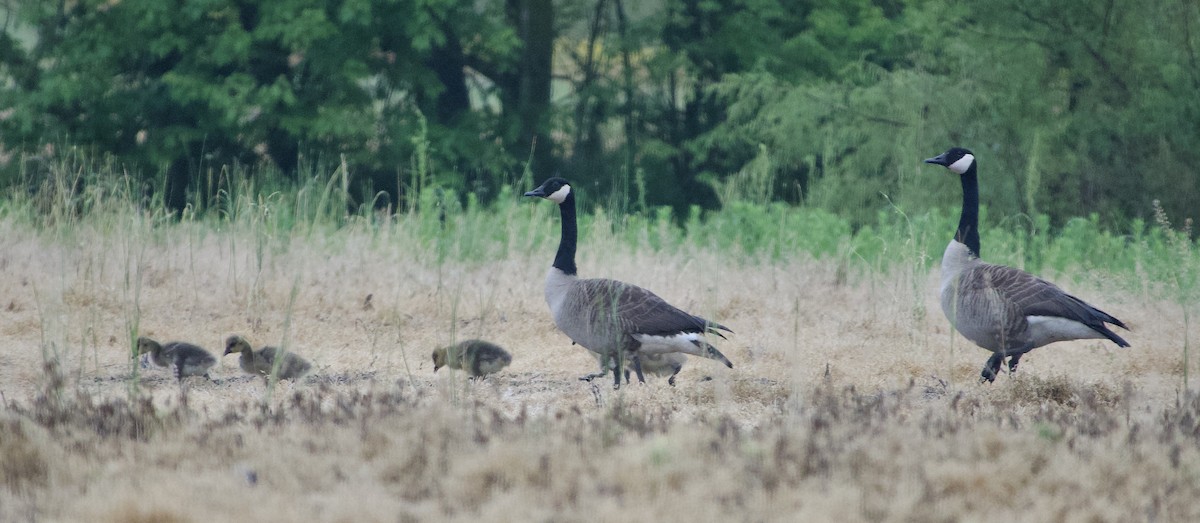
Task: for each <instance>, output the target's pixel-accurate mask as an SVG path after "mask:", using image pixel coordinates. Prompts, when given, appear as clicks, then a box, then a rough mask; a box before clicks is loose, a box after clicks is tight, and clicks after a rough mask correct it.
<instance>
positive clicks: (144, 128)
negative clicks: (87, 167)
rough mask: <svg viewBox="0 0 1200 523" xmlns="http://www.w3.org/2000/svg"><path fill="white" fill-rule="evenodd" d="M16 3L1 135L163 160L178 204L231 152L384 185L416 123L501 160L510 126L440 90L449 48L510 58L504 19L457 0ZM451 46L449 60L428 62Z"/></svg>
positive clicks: (444, 153) (456, 152)
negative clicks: (23, 36)
mask: <svg viewBox="0 0 1200 523" xmlns="http://www.w3.org/2000/svg"><path fill="white" fill-rule="evenodd" d="M10 14H12V13H10ZM16 14H19V15H20V19H21V20H22V21H23V26H22V28H24V29H26V30H28V31H29V32H31V33H32V36H31V37H30V38H29V40H30V45H27V46H21V45H15V43H16V40H15V39H14V38H13V37H12V36H11V34H8V33H6V35H5V40H4V42H5V44H6V45H4V46H2V47H0V50H2V51H3V53H4V54H3V55H2V56H0V60H2V61H3V63H4V64H5V67H4V69H3V72H4V74H5V76H7V77H9V78H11V79H12V82H11V84H10V86H9V88H8V89H5V90H4V91H3V94H2V96H3V102H4V103H3V105H5V106H9V107H12V108H13V113H12V114H10V115H8V117H7V118H6V119H5V121H4V122H3V125H4V131H5V137H6V139H5V141H6V142H8V143H13V142H15V141H16V140H15V139H13V138H14V137H20V139H22V140H23V141H25V142H26V143H27V144H30V143H32V144H39V143H49V142H55V141H64V142H68V143H78V144H86V145H90V146H93V147H95V148H97V149H98V150H100V151H102V152H106V153H112V154H115V155H118V156H120V157H122V158H124V159H126V160H129V161H133V162H139V163H141V164H143V165H144V166H149V167H150V168H151V169H154V168H157V167H161V168H165V169H166V170H167V172H168V174H169V178H168V189H167V190H168V193H169V195H168V200H169V201H170V202H171V203H173V204H174V205H175V206H177V207H178V206H181V205H182V203H184V199H183V198H184V196H185V195H184V194H183V192H182V191H183V190H184V189H186V188H187V186H188V185H192V182H193V180H192V175H194V174H196V173H198V172H200V171H203V170H205V169H206V168H207V169H219V168H220V166H221V165H227V164H230V163H242V164H250V165H254V164H257V163H259V162H263V161H269V162H271V163H273V164H275V165H276V166H278V167H280V168H281V170H282V172H284V173H295V172H296V171H297V168H299V167H303V166H302V165H301V164H302V163H304V162H319V161H322V160H323V161H325V162H327V163H328V164H336V163H337V162H338V157H339V156H341V155H345V156H347V157H349V160H350V161H351V162H352V163H353V164H354V165H355V167H356V168H357V171H358V172H359V173H361V176H360V178H361V179H360V180H359V181H362V182H363V183H365V184H368V185H373V184H381V185H384V186H387V184H388V182H389V181H391V182H393V185H394V182H395V180H396V179H397V177H399V173H398V170H400V169H401V168H403V167H406V166H407V165H408V163H409V161H410V159H411V158H412V157H413V156H414V151H415V149H416V148H418V146H419V144H416V143H414V142H413V140H412V137H413V136H425V135H426V133H428V134H429V135H431V136H432V137H433V139H434V140H436V141H437V145H438V146H437V147H436V148H434V149H433V150H434V154H435V160H437V161H439V162H444V163H446V164H449V165H453V166H454V167H455V168H458V169H461V170H463V171H473V172H479V171H486V170H489V169H495V168H496V166H501V168H504V166H505V165H506V163H505V162H506V160H507V159H508V156H507V155H506V154H504V152H503V148H502V145H503V144H505V143H507V142H512V141H515V139H516V138H517V132H519V131H520V128H519V127H518V128H516V129H514V132H512V133H511V134H509V135H506V134H503V133H504V132H505V128H504V126H503V125H497V122H498V121H501V120H502V118H503V117H504V115H500V114H495V113H489V112H487V111H475V112H473V111H470V110H469V109H470V107H469V106H468V105H467V103H466V102H465V101H463V100H460V99H456V98H455V97H454V96H455V95H461V93H462V92H465V87H464V85H465V83H466V78H465V74H466V73H465V71H464V69H463V67H462V64H463V62H465V58H461V57H462V56H464V55H471V56H473V57H474V59H475V60H477V61H478V62H480V63H487V64H489V67H490V68H491V69H493V70H497V71H502V72H503V71H508V70H512V69H519V68H517V67H515V65H516V64H517V61H516V57H517V54H516V49H517V48H518V39H517V37H516V35H515V32H514V30H513V28H512V27H510V26H508V25H506V24H505V23H504V20H505V18H504V17H490V16H487V15H488V14H489V13H486V12H479V11H477V10H476V9H475V8H474V4H473V3H472V2H463V1H455V0H342V1H336V2H329V1H321V0H196V1H186V2H185V1H161V0H124V1H101V0H82V1H59V2H31V3H26V4H23V5H22V7H21V8H20V10H19V11H18V12H17V13H16ZM465 14H469V15H470V16H464V15H465ZM492 14H494V13H492ZM458 21H462V22H461V23H459V22H458ZM452 22H453V23H452ZM454 53H457V54H458V55H459V56H460V59H459V61H458V68H457V70H454V71H453V73H456V74H457V76H454V74H446V72H445V70H443V69H439V68H437V67H431V66H430V65H429V64H431V63H435V64H441V63H445V62H447V60H443V58H444V57H446V56H447V55H450V54H454ZM547 82H548V80H547ZM456 88H457V89H456ZM425 115H429V118H428V119H427V118H426V116H425ZM429 120H432V122H431V123H430V121H429ZM497 144H500V145H497ZM306 158H307V159H306ZM206 165H207V166H208V167H206ZM372 182H373V183H372ZM172 185H174V187H172ZM204 188H205V189H213V188H215V187H204ZM367 196H369V193H368V194H367Z"/></svg>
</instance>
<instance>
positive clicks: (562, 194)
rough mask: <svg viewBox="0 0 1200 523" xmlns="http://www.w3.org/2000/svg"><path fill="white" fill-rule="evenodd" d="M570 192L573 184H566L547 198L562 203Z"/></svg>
mask: <svg viewBox="0 0 1200 523" xmlns="http://www.w3.org/2000/svg"><path fill="white" fill-rule="evenodd" d="M568 194H571V186H570V185H564V186H562V188H560V189H559V190H557V191H554V192H553V193H551V194H550V196H547V197H546V199H547V200H550V201H552V202H554V203H562V202H564V201H566V199H567V195H568Z"/></svg>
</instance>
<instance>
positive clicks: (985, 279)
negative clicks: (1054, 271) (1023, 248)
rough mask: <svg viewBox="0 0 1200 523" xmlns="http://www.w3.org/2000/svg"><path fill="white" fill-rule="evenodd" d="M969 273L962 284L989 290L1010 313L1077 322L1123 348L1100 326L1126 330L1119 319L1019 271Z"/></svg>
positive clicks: (987, 268) (986, 268)
mask: <svg viewBox="0 0 1200 523" xmlns="http://www.w3.org/2000/svg"><path fill="white" fill-rule="evenodd" d="M970 272H971V274H970V275H969V277H968V278H967V279H966V281H964V284H966V285H968V286H970V287H973V288H975V289H976V290H982V289H984V288H990V289H991V290H992V291H993V292H995V293H996V294H997V295H998V296H999V297H1000V298H1001V300H1002V301H1004V302H1005V303H1006V304H1007V307H1006V309H1007V310H1008V311H1009V312H1010V313H1013V314H1018V315H1020V316H1051V317H1057V318H1065V319H1068V320H1072V321H1077V322H1079V323H1082V324H1084V325H1087V326H1088V327H1091V328H1092V329H1094V330H1096V331H1097V332H1099V333H1101V334H1104V335H1105V336H1106V337H1108V338H1110V339H1112V340H1113V341H1114V342H1117V344H1118V345H1127V344H1125V343H1124V341H1125V340H1122V339H1120V337H1119V336H1116V334H1113V333H1112V331H1110V330H1108V328H1107V327H1106V326H1105V325H1104V324H1105V323H1111V324H1113V325H1117V326H1119V327H1121V328H1126V327H1125V324H1124V323H1122V322H1121V320H1118V319H1117V318H1115V317H1113V316H1112V315H1110V314H1108V313H1106V312H1104V311H1102V310H1100V309H1097V308H1095V307H1093V306H1091V305H1089V304H1088V303H1087V302H1085V301H1083V300H1081V299H1079V298H1076V297H1075V296H1072V295H1070V294H1067V292H1066V291H1064V290H1062V289H1060V288H1059V287H1058V286H1057V285H1055V284H1053V283H1050V282H1048V281H1046V280H1043V279H1041V278H1038V277H1036V276H1034V275H1032V274H1029V273H1028V272H1025V271H1022V270H1020V269H1015V268H1012V267H1006V266H1004V265H994V264H990V263H984V264H980V265H979V266H977V267H976V268H975V269H973V270H971V271H970Z"/></svg>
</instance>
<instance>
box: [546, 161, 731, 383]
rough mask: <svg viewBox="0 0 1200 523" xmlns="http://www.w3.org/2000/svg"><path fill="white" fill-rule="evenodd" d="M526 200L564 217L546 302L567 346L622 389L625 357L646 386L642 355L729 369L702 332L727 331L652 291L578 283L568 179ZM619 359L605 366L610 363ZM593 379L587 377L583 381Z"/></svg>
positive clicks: (572, 198)
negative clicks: (595, 360)
mask: <svg viewBox="0 0 1200 523" xmlns="http://www.w3.org/2000/svg"><path fill="white" fill-rule="evenodd" d="M525 196H536V197H539V198H545V199H547V200H550V201H552V202H554V203H556V204H558V209H559V214H560V215H561V216H562V238H561V240H560V241H559V244H558V253H557V254H556V255H555V256H554V264H553V265H551V267H550V272H549V273H548V274H546V303H547V304H549V305H550V313H551V314H552V315H553V316H554V324H555V325H557V326H558V330H560V331H562V332H563V334H566V335H567V336H568V337H570V338H571V341H573V342H575V343H578V344H580V345H582V346H583V347H584V348H586V349H588V350H590V351H592V352H595V353H596V354H598V355H600V357H601V369H611V370H612V371H613V382H614V386H615V387H620V386H621V375H620V372H617V369H619V368H621V367H622V366H623V364H622V363H621V362H623V361H624V359H625V358H626V357H628V358H630V360H631V361H632V363H633V369H634V372H636V373H637V377H638V381H639V382H642V383H645V381H646V380H645V377H644V376H643V375H642V370H643V369H642V365H641V359H640V356H643V355H651V354H666V353H672V352H682V353H685V354H691V355H693V356H700V357H704V358H709V359H714V360H717V361H719V362H721V363H724V364H725V365H726V366H727V367H730V368H733V363H730V361H729V358H726V357H725V355H724V354H721V351H718V350H717V348H716V347H713V346H712V345H710V344H709V343H708V342H707V341H705V340H704V337H703V336H704V335H705V334H706V333H710V332H711V333H713V334H716V335H717V336H721V337H722V338H724V337H725V336H724V335H722V334H721V333H720V332H719V331H718V329H720V330H724V331H726V332H733V331H731V330H729V328H728V327H725V326H724V325H721V324H719V323H716V322H712V321H709V320H706V319H704V318H701V317H699V316H695V315H692V314H688V313H686V312H684V311H681V310H679V309H678V308H676V307H674V306H672V305H671V304H669V303H667V302H666V301H665V300H663V299H662V298H659V297H658V296H657V295H655V294H654V293H653V292H650V291H648V290H646V289H643V288H641V287H638V286H636V285H630V284H628V283H624V282H620V281H616V280H609V279H586V280H584V279H580V278H579V275H578V273H577V271H576V269H575V243H576V240H577V236H578V230H577V228H576V223H575V193H574V192H573V191H572V190H571V185H570V184H569V183H567V181H566V180H564V179H562V178H558V177H554V178H550V179H548V180H546V181H545V182H543V183H542V185H541V186H539V187H538V188H537V189H534V190H532V191H529V192H527V193H525ZM611 359H616V360H617V362H618V363H617V365H614V366H609V365H608V361H609V360H611ZM590 377H595V375H590V376H585V377H584V378H585V379H588V378H590Z"/></svg>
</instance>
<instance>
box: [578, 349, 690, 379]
mask: <svg viewBox="0 0 1200 523" xmlns="http://www.w3.org/2000/svg"><path fill="white" fill-rule="evenodd" d="M591 354H592V356H595V357H596V359H597V360H602V359H603V356H601V355H599V354H597V353H594V352H593V353H591ZM641 358H642V373H643V374H650V375H653V376H669V377H668V378H667V383H668V384H670V385H671V386H672V387H674V386H675V376H676V375H677V374H679V371H681V370H683V364H684V363H687V354H684V353H682V352H663V353H657V354H653V353H652V354H643V355H641ZM601 365H603V363H602V364H601ZM609 365H610V366H611V367H615V366H616V360H615V359H612V360H610V363H609ZM632 366H633V362H632V361H631V360H628V359H626V360H625V383H629V371H630V369H631V368H632ZM609 370H611V369H605V368H604V367H603V366H602V367H601V368H600V372H598V373H596V374H589V375H587V376H584V377H583V378H581V379H582V380H584V381H592V380H593V379H595V378H600V377H603V376H605V375H606V374H608V371H609Z"/></svg>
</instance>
